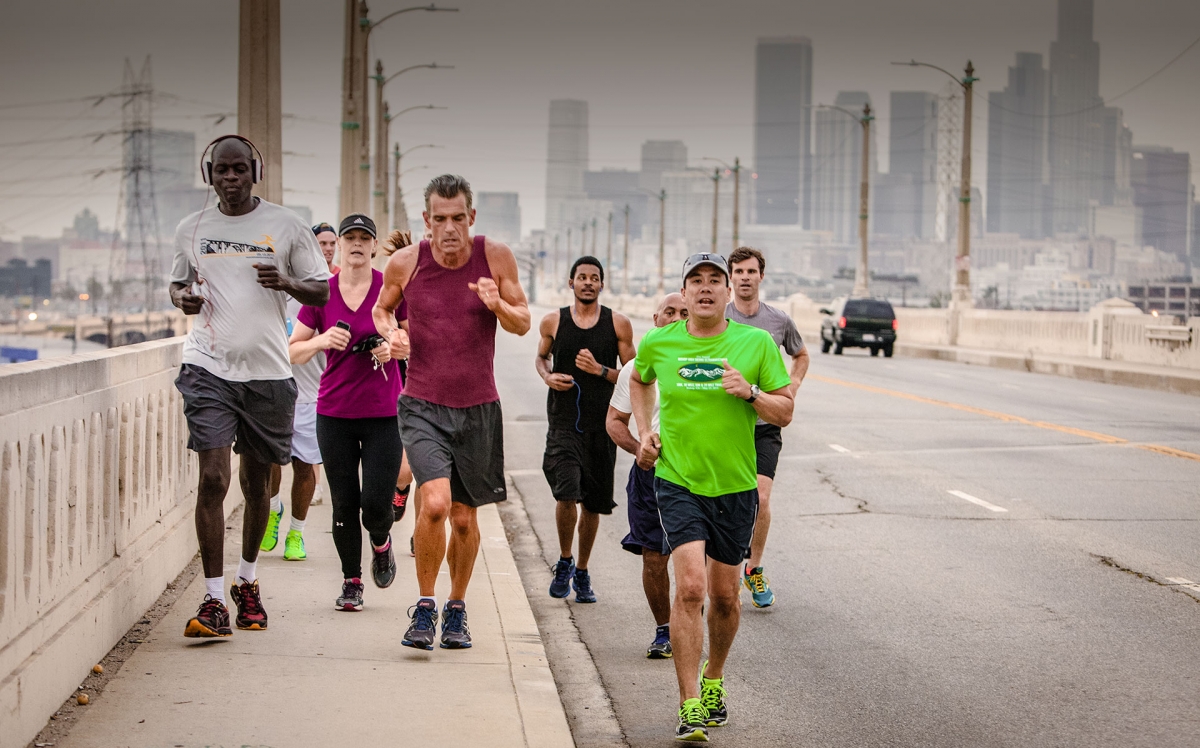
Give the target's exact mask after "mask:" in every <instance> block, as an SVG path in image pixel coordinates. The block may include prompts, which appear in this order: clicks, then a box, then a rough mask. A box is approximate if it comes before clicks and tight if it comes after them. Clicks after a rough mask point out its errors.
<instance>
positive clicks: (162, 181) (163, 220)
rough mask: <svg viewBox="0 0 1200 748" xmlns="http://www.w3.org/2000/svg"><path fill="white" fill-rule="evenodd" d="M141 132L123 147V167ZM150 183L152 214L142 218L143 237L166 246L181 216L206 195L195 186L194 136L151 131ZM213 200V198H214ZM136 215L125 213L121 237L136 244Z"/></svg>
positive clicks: (205, 190)
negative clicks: (152, 193)
mask: <svg viewBox="0 0 1200 748" xmlns="http://www.w3.org/2000/svg"><path fill="white" fill-rule="evenodd" d="M146 135H147V134H146V133H145V132H138V133H134V134H133V135H132V136H130V138H129V139H128V140H126V142H125V144H124V151H123V152H124V156H123V163H122V165H123V167H124V168H125V169H131V168H132V167H133V165H134V154H135V152H136V149H135V145H136V143H135V140H136V139H137V138H142V137H146ZM149 137H150V150H149V154H150V166H151V168H152V170H153V171H152V172H151V175H150V181H151V184H152V186H153V190H154V215H152V216H145V217H144V219H143V220H144V221H145V222H146V230H147V238H151V239H152V238H153V237H154V236H158V237H160V239H161V240H162V241H163V242H164V243H167V244H170V243H172V242H173V240H174V238H175V228H176V227H177V226H178V225H179V222H180V221H182V220H183V219H184V217H185V216H187V215H189V214H191V213H195V212H196V211H198V210H200V209H201V208H203V207H204V202H205V198H206V197H208V195H209V189H210V188H207V187H197V186H196V180H197V177H198V176H199V169H200V166H199V163H200V162H199V160H198V154H197V153H196V134H195V133H192V132H187V131H182V130H158V129H155V130H151V131H149ZM214 201H215V199H214ZM135 225H136V216H135V215H132V211H126V215H125V226H124V230H125V236H126V238H129V237H134V240H135V241H136V231H135V230H134V228H135Z"/></svg>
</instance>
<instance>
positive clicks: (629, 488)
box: [605, 293, 687, 660]
mask: <svg viewBox="0 0 1200 748" xmlns="http://www.w3.org/2000/svg"><path fill="white" fill-rule="evenodd" d="M686 317H687V308H686V307H685V306H684V305H683V296H682V295H680V294H678V293H672V294H667V295H666V297H664V298H663V300H662V302H661V303H660V304H659V305H658V311H656V312H655V313H654V326H655V327H666V326H667V325H669V324H671V323H672V322H674V321H676V320H679V319H684V318H686ZM631 376H633V367H632V366H630V365H628V364H626V365H625V366H623V367H621V372H620V374H618V375H617V386H616V387H615V388H614V389H613V394H612V400H611V401H610V402H609V405H608V420H607V421H606V422H605V426H606V428H607V429H608V435H609V437H610V438H611V439H612V440H613V441H614V442H616V444H617V446H618V447H620V448H621V449H623V450H625V451H626V452H628V453H630V454H631V455H634V456H635V457H636V456H637V453H638V438H637V436H635V435H634V434H633V433H632V432H631V431H630V429H629V425H630V423H629V417H630V416H631V415H632V413H633V405H632V404H631V403H630V401H629V378H630V377H631ZM653 423H654V426H655V428H656V429H657V428H658V401H657V400H655V404H654V421H653ZM625 494H626V496H627V497H628V499H629V501H628V506H629V534H628V535H626V536H625V539H624V540H622V541H621V546H622V547H623V548H624V549H625V550H627V551H629V552H630V553H636V554H638V555H640V556H641V557H642V589H643V590H645V592H646V602H648V603H649V604H650V612H651V613H652V614H653V615H654V624H655V626H656V629H655V632H654V642H653V643H652V644H651V645H650V647H649V649H647V650H646V657H648V658H650V659H651V660H665V659H668V658H670V657H671V578H670V576H669V575H668V574H667V561H668V560H669V559H670V550H669V549H668V548H667V547H666V545H665V543H664V542H663V530H662V523H661V522H660V521H659V518H658V499H657V498H656V497H655V495H654V468H653V467H650V468H648V469H645V470H643V469H642V468H640V467H638V464H637V462H634V463H633V467H631V468H630V469H629V482H628V483H627V484H626V486H625Z"/></svg>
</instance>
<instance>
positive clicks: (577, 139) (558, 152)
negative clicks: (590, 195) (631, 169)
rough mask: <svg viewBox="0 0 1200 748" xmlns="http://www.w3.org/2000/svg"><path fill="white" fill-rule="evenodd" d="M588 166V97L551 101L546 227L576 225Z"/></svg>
mask: <svg viewBox="0 0 1200 748" xmlns="http://www.w3.org/2000/svg"><path fill="white" fill-rule="evenodd" d="M587 169H588V105H587V102H586V101H576V100H573V99H556V100H554V101H551V102H550V130H549V134H548V137H547V141H546V231H547V232H548V233H553V232H561V231H565V230H566V228H567V226H568V225H574V224H575V223H576V219H577V218H578V216H577V215H576V213H577V212H578V211H577V210H575V208H577V207H578V206H577V205H574V204H576V203H578V202H579V201H582V200H585V199H586V197H587V195H586V194H585V193H584V191H583V173H584V172H585V171H587Z"/></svg>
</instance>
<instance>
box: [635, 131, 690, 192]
mask: <svg viewBox="0 0 1200 748" xmlns="http://www.w3.org/2000/svg"><path fill="white" fill-rule="evenodd" d="M687 160H688V149H687V145H685V144H684V142H683V141H682V140H647V141H646V142H645V143H642V171H641V174H640V176H639V177H638V186H639V187H641V188H642V189H644V190H648V191H650V192H658V191H659V190H660V189H662V181H661V180H662V175H663V172H666V171H684V170H685V169H687Z"/></svg>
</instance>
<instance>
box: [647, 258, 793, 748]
mask: <svg viewBox="0 0 1200 748" xmlns="http://www.w3.org/2000/svg"><path fill="white" fill-rule="evenodd" d="M682 293H683V298H684V303H685V304H686V306H687V310H688V318H687V319H686V320H680V321H678V322H674V323H672V324H670V325H667V326H666V327H662V328H658V329H656V330H651V331H650V332H649V333H647V334H646V337H645V338H643V339H642V344H641V346H640V347H639V348H638V353H637V358H636V359H635V361H634V366H635V367H636V370H635V371H634V372H633V375H632V377H631V379H630V393H629V394H630V399H631V404H632V407H633V415H634V418H636V419H637V427H638V434H640V438H639V441H640V445H639V448H638V464H639V465H641V466H642V467H643V468H649V467H650V466H651V465H654V464H655V462H656V461H657V465H656V467H655V491H656V493H657V495H658V508H659V517H660V519H661V521H662V526H663V532H664V535H665V536H666V543H667V545H668V546H669V548H670V551H671V561H672V563H673V564H674V566H675V603H674V605H673V606H672V608H671V622H672V626H671V639H672V642H671V646H672V649H673V650H674V660H675V675H676V678H677V679H678V681H679V695H680V708H679V725H678V727H677V728H676V731H675V737H676V739H678V740H693V741H707V740H708V729H707V728H708V727H716V726H719V725H722V724H724V723H725V722H726V720H727V719H728V715H727V713H726V709H725V688H724V668H725V659H726V657H727V656H728V654H729V648H730V646H731V645H732V644H733V640H734V637H735V636H737V629H738V622H739V619H740V606H739V601H738V590H739V587H740V585H741V576H740V573H741V563H742V559H743V558H744V557H745V554H746V550H747V549H748V548H749V547H750V539H751V537H752V536H753V534H754V521H755V517H756V514H757V510H758V482H757V478H756V476H755V465H756V460H755V456H756V453H755V448H754V424H755V422H756V420H757V419H758V418H762V419H763V420H764V421H766V422H767V423H773V424H775V425H777V426H781V427H782V426H787V425H788V423H790V422H791V420H792V406H793V400H792V388H791V379H790V378H789V376H788V373H787V369H786V368H784V365H783V359H782V358H781V357H780V355H779V349H778V348H777V347H776V345H775V341H774V340H772V339H771V336H770V334H768V333H767V332H766V331H764V330H760V329H758V328H756V327H750V326H749V325H743V324H739V323H737V322H733V321H731V320H729V319H726V317H725V307H726V304H728V303H729V266H728V265H727V264H726V262H725V258H723V257H721V256H720V255H717V254H710V253H702V254H696V255H692V256H691V257H689V258H688V259H687V261H686V262H684V265H683V289H682ZM656 382H657V383H658V388H657V390H658V395H659V397H660V398H661V403H660V405H659V421H660V426H659V428H658V429H657V430H656V429H655V427H654V425H653V423H652V415H653V410H654V397H655V388H654V387H653V386H652V385H653V384H654V383H656ZM706 557H707V558H708V559H709V563H707V564H706V563H705V558H706ZM706 594H707V597H708V636H709V660H708V662H706V663H704V666H703V668H702V667H701V664H700V652H701V649H702V648H703V645H704V620H703V619H704V615H703V613H702V610H703V606H704V601H705V596H706ZM697 676H699V680H700V685H699V687H697Z"/></svg>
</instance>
